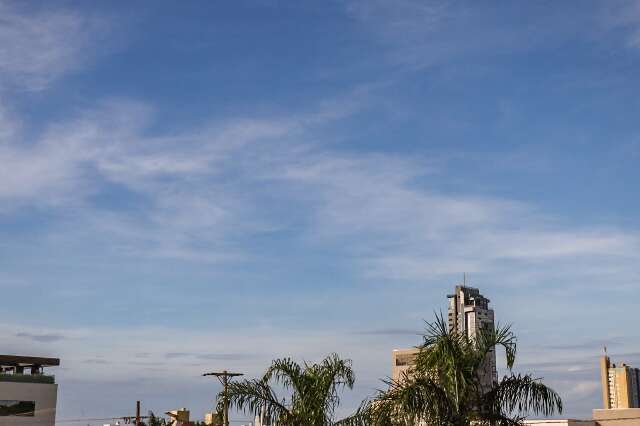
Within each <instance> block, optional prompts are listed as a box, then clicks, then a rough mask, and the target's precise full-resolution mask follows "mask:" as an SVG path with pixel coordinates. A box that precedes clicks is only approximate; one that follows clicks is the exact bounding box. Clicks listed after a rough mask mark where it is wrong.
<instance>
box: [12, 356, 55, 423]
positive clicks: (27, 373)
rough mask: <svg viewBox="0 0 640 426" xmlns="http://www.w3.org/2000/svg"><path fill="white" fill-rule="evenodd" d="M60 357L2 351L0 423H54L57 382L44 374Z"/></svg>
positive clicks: (52, 377)
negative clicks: (45, 369)
mask: <svg viewBox="0 0 640 426" xmlns="http://www.w3.org/2000/svg"><path fill="white" fill-rule="evenodd" d="M58 365H60V360H59V359H58V358H39V357H31V356H17V355H0V426H23V425H29V426H33V425H38V426H54V425H55V422H56V403H57V398H58V385H57V384H56V383H55V377H54V376H52V375H47V374H44V368H45V367H54V366H58Z"/></svg>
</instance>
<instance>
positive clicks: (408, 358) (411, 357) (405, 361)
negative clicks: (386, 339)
mask: <svg viewBox="0 0 640 426" xmlns="http://www.w3.org/2000/svg"><path fill="white" fill-rule="evenodd" d="M419 352H420V349H418V348H410V349H394V350H393V352H391V378H392V379H393V381H398V380H400V379H401V378H402V377H403V376H404V375H405V374H409V372H410V370H411V369H412V368H413V367H414V366H415V363H416V356H418V353H419Z"/></svg>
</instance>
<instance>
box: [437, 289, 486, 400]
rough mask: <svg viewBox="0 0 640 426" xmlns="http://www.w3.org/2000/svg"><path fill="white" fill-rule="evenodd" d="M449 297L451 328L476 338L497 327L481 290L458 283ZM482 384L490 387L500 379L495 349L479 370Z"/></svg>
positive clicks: (484, 386)
mask: <svg viewBox="0 0 640 426" xmlns="http://www.w3.org/2000/svg"><path fill="white" fill-rule="evenodd" d="M447 297H448V298H449V309H448V315H447V316H448V320H449V330H452V331H453V330H455V331H457V332H458V333H462V334H466V335H467V336H468V337H469V338H470V339H475V338H476V336H477V335H478V334H480V332H481V331H482V330H493V329H494V328H495V323H494V315H493V309H490V308H489V299H487V298H486V297H484V296H483V295H482V294H480V290H478V289H477V288H473V287H467V286H466V285H457V286H456V288H455V292H454V293H453V294H449V295H447ZM478 374H479V376H480V385H481V386H482V387H483V388H484V389H490V388H492V387H493V384H494V383H496V382H497V381H498V371H497V369H496V351H495V349H493V350H492V351H491V352H490V353H489V354H488V355H487V358H486V359H485V363H484V365H483V367H482V368H481V369H480V371H479V372H478Z"/></svg>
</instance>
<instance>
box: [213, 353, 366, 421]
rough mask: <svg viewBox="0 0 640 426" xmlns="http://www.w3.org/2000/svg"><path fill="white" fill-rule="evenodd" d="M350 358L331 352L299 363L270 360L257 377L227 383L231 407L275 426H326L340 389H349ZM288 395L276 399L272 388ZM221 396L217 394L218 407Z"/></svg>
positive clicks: (351, 379)
mask: <svg viewBox="0 0 640 426" xmlns="http://www.w3.org/2000/svg"><path fill="white" fill-rule="evenodd" d="M354 381H355V376H354V373H353V369H352V368H351V361H350V360H342V359H340V358H339V357H338V355H336V354H331V355H329V356H328V357H326V358H325V359H324V360H322V362H320V363H318V364H310V363H306V362H305V363H304V364H303V365H299V364H297V363H295V362H294V361H292V360H291V359H289V358H284V359H277V360H274V361H273V362H272V364H271V366H270V367H269V368H268V369H267V371H266V372H265V374H264V376H263V377H262V378H261V379H256V380H243V381H238V382H232V383H230V384H229V389H228V398H229V404H230V406H231V407H235V408H236V409H238V410H240V411H243V412H245V413H251V414H253V415H257V414H260V413H265V414H266V415H267V416H269V417H270V418H271V419H272V420H273V421H275V422H276V423H277V424H278V426H327V425H331V424H333V423H334V414H335V409H336V407H337V406H338V405H339V403H340V396H339V393H340V391H341V390H342V389H343V388H345V387H347V388H349V389H352V388H353V384H354ZM274 385H275V386H276V387H277V388H279V389H280V388H281V389H283V390H284V391H285V392H287V393H288V394H290V396H289V398H288V400H286V399H284V398H280V397H279V396H278V395H277V393H276V391H275V389H274V387H273V386H274ZM223 398H224V395H223V393H222V392H221V393H220V394H219V395H218V401H219V405H218V409H219V410H220V409H221V407H222V402H223Z"/></svg>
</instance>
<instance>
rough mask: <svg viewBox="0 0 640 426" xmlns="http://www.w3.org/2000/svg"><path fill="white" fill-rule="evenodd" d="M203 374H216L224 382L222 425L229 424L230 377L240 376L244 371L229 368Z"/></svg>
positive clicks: (227, 425) (226, 425)
mask: <svg viewBox="0 0 640 426" xmlns="http://www.w3.org/2000/svg"><path fill="white" fill-rule="evenodd" d="M203 376H215V377H217V378H218V380H220V383H222V403H223V409H222V416H223V418H222V426H229V393H228V386H229V379H230V378H233V377H238V376H244V374H243V373H230V372H228V371H227V370H223V371H221V372H220V371H212V372H211V373H204V374H203Z"/></svg>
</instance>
